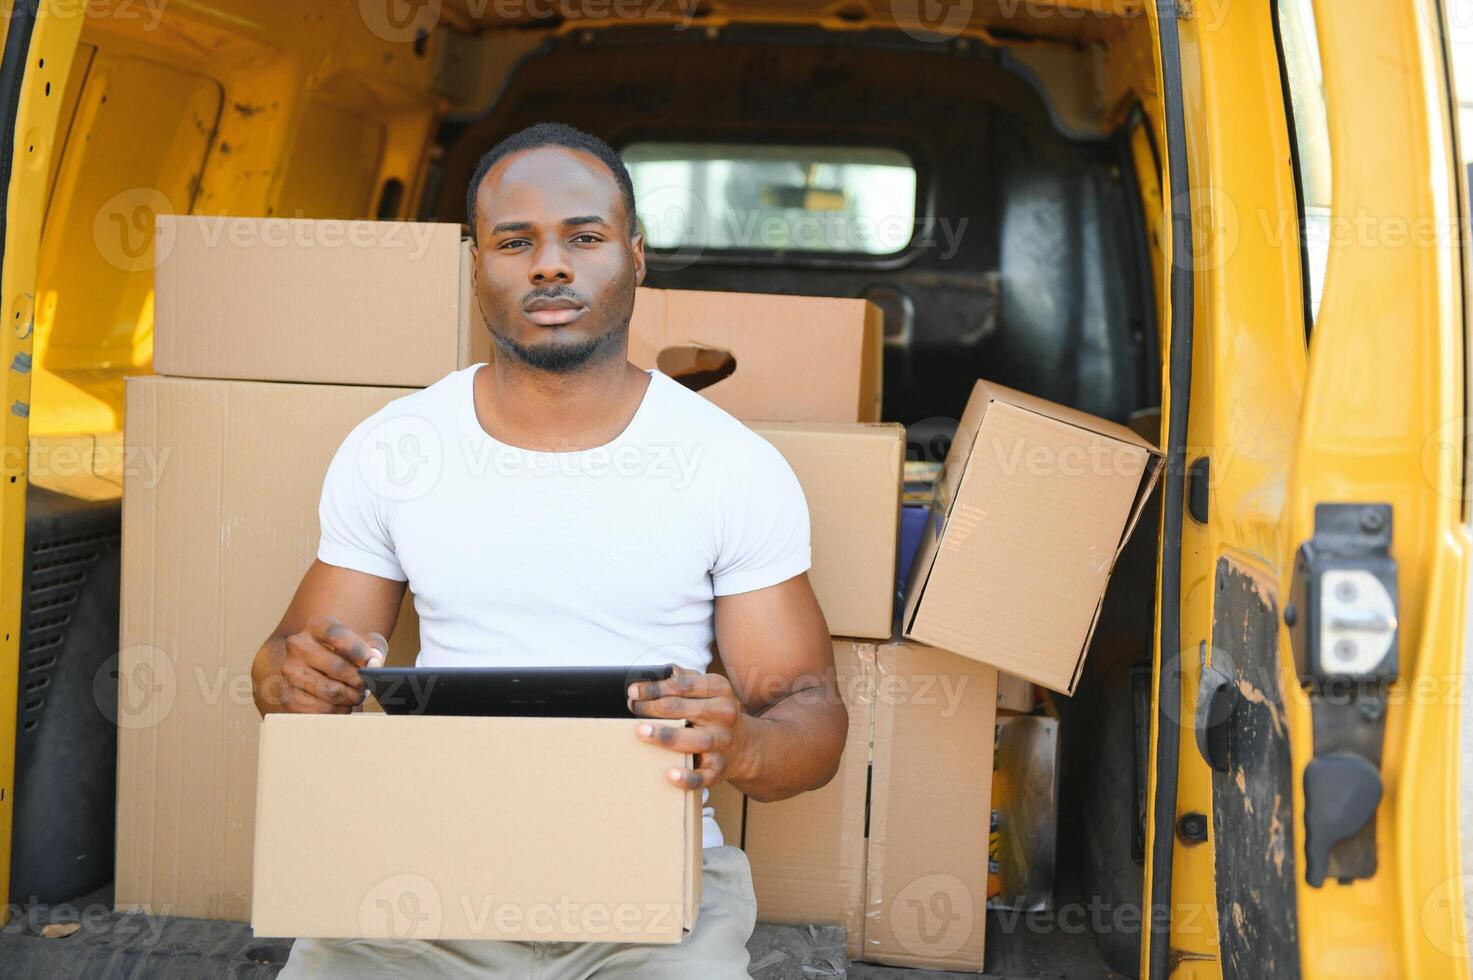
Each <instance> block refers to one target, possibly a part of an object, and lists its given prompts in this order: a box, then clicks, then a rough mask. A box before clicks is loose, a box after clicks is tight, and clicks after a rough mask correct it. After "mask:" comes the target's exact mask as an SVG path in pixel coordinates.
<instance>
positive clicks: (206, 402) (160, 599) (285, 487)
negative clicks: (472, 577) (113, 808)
mask: <svg viewBox="0 0 1473 980" xmlns="http://www.w3.org/2000/svg"><path fill="white" fill-rule="evenodd" d="M404 394H406V392H405V391H404V390H403V389H399V388H348V387H337V386H333V385H285V384H250V383H242V382H227V381H195V380H187V379H179V378H161V377H146V378H130V379H129V380H128V381H127V419H126V423H125V435H124V439H125V442H126V444H127V445H128V446H129V447H130V448H131V449H132V450H133V451H134V452H133V455H132V456H131V458H130V462H129V465H128V466H127V467H126V468H125V472H124V474H123V484H124V486H123V532H122V533H123V538H122V562H123V570H122V597H121V599H122V624H121V640H120V644H119V646H120V653H119V659H118V705H117V721H118V810H117V820H118V822H117V885H116V888H117V891H116V902H117V905H118V907H119V908H120V909H133V908H142V909H153V910H154V911H156V912H161V913H162V912H168V913H170V914H173V915H185V916H197V917H200V918H214V919H244V918H246V916H247V914H248V913H249V911H250V882H251V826H252V823H253V821H254V819H255V805H256V804H255V791H256V734H257V729H258V728H259V727H260V716H259V715H258V714H257V713H256V708H255V705H254V703H253V701H252V698H251V687H250V667H251V661H252V659H253V658H254V657H255V654H256V650H257V649H258V648H259V646H260V644H261V643H262V642H263V641H264V640H265V639H266V637H267V636H268V635H270V633H271V631H272V630H273V629H275V628H276V624H277V622H278V621H279V620H280V619H281V614H282V612H283V611H284V610H285V609H286V607H287V604H288V603H289V602H290V601H291V597H292V593H293V591H294V590H295V589H296V586H297V582H298V581H300V579H301V577H302V573H303V572H305V571H306V569H307V566H308V565H310V564H311V562H312V559H313V556H314V554H315V553H316V550H317V538H318V524H317V500H318V496H319V494H320V492H321V490H322V477H323V474H324V473H325V472H326V471H327V464H328V462H329V461H330V460H331V458H332V454H333V452H334V450H336V449H337V446H338V444H339V443H340V442H341V441H342V440H343V438H344V437H345V436H347V434H348V432H349V431H350V430H352V428H353V427H354V426H355V425H357V424H358V423H359V422H360V421H362V420H363V419H364V418H366V417H368V416H369V415H371V414H373V413H374V412H375V411H377V410H378V409H379V408H381V407H382V406H383V405H385V404H387V403H388V402H389V401H390V400H392V399H394V398H397V397H399V396H401V395H404ZM418 643H419V623H418V619H417V618H416V616H415V614H414V606H413V603H412V602H411V601H410V599H409V597H407V596H406V598H405V602H404V606H403V607H402V609H401V611H400V614H399V623H398V626H397V628H396V629H395V631H394V636H393V637H391V639H390V651H389V653H390V661H391V662H394V663H405V662H409V663H412V662H413V658H414V655H415V653H416V651H417V650H418Z"/></svg>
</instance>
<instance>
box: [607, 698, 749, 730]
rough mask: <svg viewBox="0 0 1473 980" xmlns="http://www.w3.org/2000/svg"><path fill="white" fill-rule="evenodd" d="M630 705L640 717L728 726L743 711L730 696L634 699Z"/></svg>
mask: <svg viewBox="0 0 1473 980" xmlns="http://www.w3.org/2000/svg"><path fill="white" fill-rule="evenodd" d="M629 707H630V710H632V711H633V712H634V714H635V715H636V716H638V717H640V718H671V719H675V720H685V721H704V722H709V723H710V724H713V725H720V726H724V727H728V728H729V727H731V726H732V725H734V724H736V721H737V715H738V714H739V713H740V711H741V709H740V708H738V707H737V703H736V702H735V701H733V700H732V699H730V698H675V697H669V698H657V699H656V700H654V701H632V702H630V705H629Z"/></svg>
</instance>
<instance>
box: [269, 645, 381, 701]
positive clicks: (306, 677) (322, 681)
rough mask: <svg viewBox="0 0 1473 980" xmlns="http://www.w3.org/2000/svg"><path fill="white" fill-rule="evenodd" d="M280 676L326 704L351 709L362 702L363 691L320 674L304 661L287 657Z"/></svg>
mask: <svg viewBox="0 0 1473 980" xmlns="http://www.w3.org/2000/svg"><path fill="white" fill-rule="evenodd" d="M281 676H282V677H284V678H286V680H287V682H288V683H289V684H291V685H292V687H294V688H297V689H298V690H300V691H305V692H306V693H308V694H310V695H312V696H313V697H315V698H317V699H318V700H320V701H325V702H327V703H328V704H334V705H341V706H342V707H344V708H351V707H352V706H354V705H356V704H359V703H360V702H362V700H363V690H362V689H361V688H356V687H353V686H351V685H348V684H344V683H343V682H342V681H339V680H334V679H333V678H331V677H329V676H327V675H326V674H324V673H322V672H321V671H320V670H318V669H316V668H315V667H313V666H311V665H310V664H308V663H307V662H306V661H305V660H301V659H297V658H292V657H289V658H287V661H286V662H285V663H284V664H282V665H281Z"/></svg>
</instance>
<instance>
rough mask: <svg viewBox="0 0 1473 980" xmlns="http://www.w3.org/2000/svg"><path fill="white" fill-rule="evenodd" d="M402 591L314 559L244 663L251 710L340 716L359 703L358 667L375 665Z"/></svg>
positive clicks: (396, 614) (398, 584)
mask: <svg viewBox="0 0 1473 980" xmlns="http://www.w3.org/2000/svg"><path fill="white" fill-rule="evenodd" d="M404 589H405V583H403V582H395V581H392V580H390V579H385V578H379V577H378V576H377V575H368V574H366V573H364V572H355V571H353V570H351V569H347V568H339V567H337V566H336V565H327V564H324V563H323V562H320V561H314V562H313V563H312V566H311V567H310V568H308V569H307V574H306V575H304V576H302V582H301V584H300V585H298V586H297V592H296V595H294V596H293V597H292V601H291V604H290V605H288V606H287V609H286V613H285V615H283V616H282V617H281V622H280V623H279V624H278V625H277V627H276V629H275V631H273V632H272V634H271V636H270V637H269V638H267V640H266V642H265V643H264V644H263V645H262V646H261V649H260V650H259V651H258V652H257V653H256V659H255V661H254V662H253V663H252V664H251V690H252V692H253V694H254V696H255V700H256V710H258V711H260V712H261V714H262V715H266V714H269V713H271V712H273V711H295V712H313V713H334V712H336V713H342V712H347V711H349V710H351V709H352V707H353V706H354V705H356V704H358V703H360V702H361V701H362V700H363V697H364V688H363V682H362V681H361V680H359V678H358V668H359V667H367V666H370V665H376V664H382V663H383V660H384V657H385V656H386V655H387V654H388V650H389V644H388V641H387V640H386V639H385V637H387V636H390V635H392V634H393V632H394V623H395V622H396V621H397V620H398V618H399V605H400V603H401V602H402V601H403V599H404Z"/></svg>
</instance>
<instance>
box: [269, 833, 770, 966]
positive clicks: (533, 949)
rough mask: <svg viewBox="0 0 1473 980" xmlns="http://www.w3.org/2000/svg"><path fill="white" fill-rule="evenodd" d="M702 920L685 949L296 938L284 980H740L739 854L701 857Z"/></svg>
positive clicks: (743, 941)
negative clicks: (412, 979) (408, 979)
mask: <svg viewBox="0 0 1473 980" xmlns="http://www.w3.org/2000/svg"><path fill="white" fill-rule="evenodd" d="M701 867H702V878H701V914H700V915H699V916H697V918H696V927H695V929H693V930H691V932H690V933H689V934H687V935H686V937H685V939H683V940H682V941H681V942H679V943H674V944H671V945H650V944H645V943H521V942H486V941H450V940H444V941H437V942H424V941H415V942H407V943H390V942H388V941H378V940H369V939H346V940H337V939H298V940H297V941H296V943H295V944H293V946H292V953H291V958H290V959H289V960H288V961H287V964H286V966H285V967H284V968H282V971H281V974H280V980H307V978H311V980H316V978H319V977H326V978H330V980H338V978H343V980H350V978H351V980H359V978H362V980H380V978H391V977H394V978H397V977H457V978H470V977H511V978H518V980H523V978H524V980H583V978H585V977H597V978H599V980H645V978H647V980H688V978H691V977H699V978H700V980H736V978H745V977H746V976H747V975H748V974H747V961H748V956H747V940H748V939H750V938H751V936H752V929H753V927H754V926H755V925H756V924H757V898H756V896H755V895H754V894H753V892H752V869H751V866H750V865H748V864H747V856H746V855H745V854H743V853H742V851H741V850H740V849H739V848H735V847H731V846H730V845H728V846H725V847H710V848H707V849H706V850H705V851H703V852H702V855H701Z"/></svg>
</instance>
